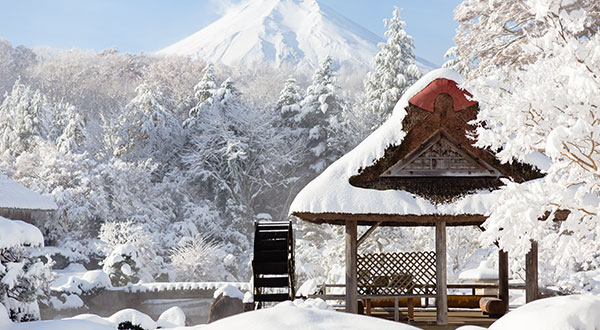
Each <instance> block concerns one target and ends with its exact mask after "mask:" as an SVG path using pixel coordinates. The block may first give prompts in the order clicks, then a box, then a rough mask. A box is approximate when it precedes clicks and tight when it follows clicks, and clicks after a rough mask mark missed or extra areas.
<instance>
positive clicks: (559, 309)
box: [490, 295, 600, 330]
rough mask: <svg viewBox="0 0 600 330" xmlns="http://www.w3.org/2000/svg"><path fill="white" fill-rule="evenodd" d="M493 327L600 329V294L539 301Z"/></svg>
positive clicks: (541, 329) (503, 328)
mask: <svg viewBox="0 0 600 330" xmlns="http://www.w3.org/2000/svg"><path fill="white" fill-rule="evenodd" d="M490 329H491V330H508V329H511V330H513V329H515V330H518V329H527V330H537V329H539V330H596V329H600V296H584V295H573V296H561V297H552V298H546V299H540V300H536V301H533V302H530V303H529V304H527V305H524V306H521V307H519V308H517V309H515V310H514V311H512V312H510V313H508V314H506V315H505V316H503V317H501V318H500V319H499V320H498V321H496V322H494V323H493V324H492V326H490Z"/></svg>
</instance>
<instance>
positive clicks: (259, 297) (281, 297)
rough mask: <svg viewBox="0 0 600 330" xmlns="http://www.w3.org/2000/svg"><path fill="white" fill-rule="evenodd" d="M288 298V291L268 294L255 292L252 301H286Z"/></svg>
mask: <svg viewBox="0 0 600 330" xmlns="http://www.w3.org/2000/svg"><path fill="white" fill-rule="evenodd" d="M286 300H290V295H289V293H269V294H255V295H254V301H255V302H262V301H286Z"/></svg>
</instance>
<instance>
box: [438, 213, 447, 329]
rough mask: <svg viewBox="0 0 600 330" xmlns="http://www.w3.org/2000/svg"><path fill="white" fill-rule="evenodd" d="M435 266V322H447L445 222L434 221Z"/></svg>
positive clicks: (441, 323)
mask: <svg viewBox="0 0 600 330" xmlns="http://www.w3.org/2000/svg"><path fill="white" fill-rule="evenodd" d="M435 267H436V291H437V297H436V299H435V307H436V311H437V324H439V325H445V324H448V292H447V283H446V222H445V221H439V222H436V223H435Z"/></svg>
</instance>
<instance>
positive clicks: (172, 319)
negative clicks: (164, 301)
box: [156, 306, 185, 328]
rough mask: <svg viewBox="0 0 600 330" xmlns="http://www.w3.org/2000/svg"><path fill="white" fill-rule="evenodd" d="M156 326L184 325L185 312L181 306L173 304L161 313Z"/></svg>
mask: <svg viewBox="0 0 600 330" xmlns="http://www.w3.org/2000/svg"><path fill="white" fill-rule="evenodd" d="M156 326H157V327H159V328H174V327H184V326H185V313H184V312H183V310H182V309H181V308H179V307H177V306H173V307H171V308H169V309H167V310H166V311H164V312H163V313H162V314H160V316H159V317H158V320H157V321H156Z"/></svg>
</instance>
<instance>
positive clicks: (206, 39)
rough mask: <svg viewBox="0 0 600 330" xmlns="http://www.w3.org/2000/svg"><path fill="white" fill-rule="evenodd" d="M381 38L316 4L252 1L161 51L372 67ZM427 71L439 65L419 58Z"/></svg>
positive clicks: (307, 65) (217, 59)
mask: <svg viewBox="0 0 600 330" xmlns="http://www.w3.org/2000/svg"><path fill="white" fill-rule="evenodd" d="M379 42H383V40H382V39H381V38H380V37H379V36H377V35H375V34H373V33H372V32H370V31H368V30H366V29H365V28H363V27H361V26H360V25H358V24H356V23H354V22H352V21H351V20H349V19H347V18H346V17H344V16H342V15H340V14H339V13H337V12H336V11H335V10H333V9H332V8H329V7H328V6H326V5H324V4H322V3H321V2H319V1H315V0H283V1H282V0H252V1H249V2H246V3H244V4H243V5H241V6H239V7H237V8H235V9H232V10H231V11H229V12H228V13H227V14H226V15H225V16H223V17H222V18H220V19H219V20H217V21H215V22H214V23H212V24H210V25H209V26H207V27H205V28H203V29H202V30H200V31H198V32H196V33H194V34H192V35H191V36H189V37H187V38H185V39H183V40H181V41H179V42H177V43H175V44H173V45H171V46H169V47H167V48H165V49H162V50H160V51H159V52H158V54H160V55H182V56H192V57H197V58H201V59H204V60H205V61H207V62H210V63H223V64H226V65H234V64H243V65H246V66H247V65H252V64H255V63H257V62H261V63H262V62H266V63H270V64H272V65H274V66H275V67H282V66H285V65H290V66H292V67H295V68H298V69H299V70H309V71H313V70H314V69H316V68H318V66H319V63H320V62H321V61H323V60H324V59H325V57H326V56H328V55H329V56H331V57H332V58H333V59H334V61H335V62H337V63H339V64H342V65H344V64H345V65H350V66H353V67H362V68H365V69H368V68H370V67H371V61H372V59H373V58H374V57H375V54H376V53H377V52H378V51H379V48H378V46H377V45H378V43H379ZM418 66H419V68H420V69H421V71H423V72H427V71H429V70H431V68H432V67H434V66H435V65H433V64H431V63H427V62H426V61H424V60H420V63H418Z"/></svg>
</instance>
